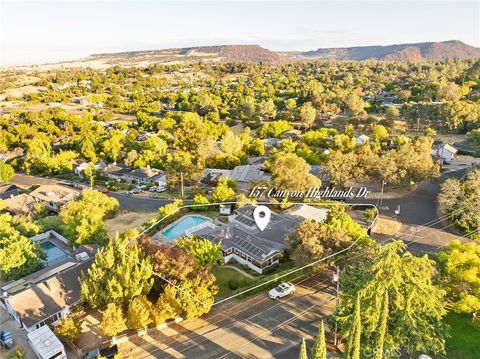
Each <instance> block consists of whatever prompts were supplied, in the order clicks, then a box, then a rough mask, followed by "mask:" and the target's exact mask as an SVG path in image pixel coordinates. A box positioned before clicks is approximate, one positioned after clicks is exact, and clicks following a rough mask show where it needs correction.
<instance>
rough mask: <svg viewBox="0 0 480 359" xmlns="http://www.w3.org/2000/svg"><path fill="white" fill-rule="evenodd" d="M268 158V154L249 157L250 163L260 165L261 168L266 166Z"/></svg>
mask: <svg viewBox="0 0 480 359" xmlns="http://www.w3.org/2000/svg"><path fill="white" fill-rule="evenodd" d="M267 160H268V157H267V156H260V157H249V158H248V164H249V165H255V166H258V167H260V168H261V169H263V168H265V162H266V161H267Z"/></svg>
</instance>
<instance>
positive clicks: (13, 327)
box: [0, 307, 36, 359]
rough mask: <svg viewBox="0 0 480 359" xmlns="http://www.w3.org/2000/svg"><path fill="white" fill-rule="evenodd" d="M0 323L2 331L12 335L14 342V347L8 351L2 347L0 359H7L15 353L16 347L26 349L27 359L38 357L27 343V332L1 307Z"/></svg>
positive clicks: (0, 348)
mask: <svg viewBox="0 0 480 359" xmlns="http://www.w3.org/2000/svg"><path fill="white" fill-rule="evenodd" d="M0 323H1V325H0V327H1V328H2V331H7V332H11V333H12V335H13V342H14V347H13V348H12V349H10V350H8V351H5V349H3V347H1V346H0V358H6V357H7V355H8V354H9V353H11V352H13V351H15V348H16V347H22V348H23V349H25V353H26V357H25V358H26V359H35V358H36V355H35V353H34V352H33V350H32V348H30V344H29V343H28V341H27V332H25V330H23V329H22V328H21V327H20V325H19V324H18V323H17V322H16V321H15V320H14V319H13V318H11V317H10V316H9V315H8V313H7V311H6V310H5V309H3V308H2V307H0Z"/></svg>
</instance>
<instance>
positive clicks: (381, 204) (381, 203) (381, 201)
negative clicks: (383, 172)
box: [380, 180, 387, 206]
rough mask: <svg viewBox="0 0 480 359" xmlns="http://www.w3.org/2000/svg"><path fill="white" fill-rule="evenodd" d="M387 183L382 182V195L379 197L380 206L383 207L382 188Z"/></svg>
mask: <svg viewBox="0 0 480 359" xmlns="http://www.w3.org/2000/svg"><path fill="white" fill-rule="evenodd" d="M386 183H387V182H385V181H384V180H382V194H381V195H380V206H383V187H384V186H385V184H386Z"/></svg>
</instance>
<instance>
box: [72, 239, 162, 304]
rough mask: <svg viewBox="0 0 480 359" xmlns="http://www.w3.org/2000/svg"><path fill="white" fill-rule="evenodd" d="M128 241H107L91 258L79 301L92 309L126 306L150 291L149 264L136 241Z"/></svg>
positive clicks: (83, 277) (150, 266) (150, 273)
mask: <svg viewBox="0 0 480 359" xmlns="http://www.w3.org/2000/svg"><path fill="white" fill-rule="evenodd" d="M134 234H135V233H134ZM132 237H133V238H134V236H133V234H132ZM129 240H130V243H129ZM131 240H132V238H129V237H118V236H117V237H116V238H115V239H114V240H112V239H111V240H109V242H108V244H107V245H106V246H105V247H104V248H102V249H100V250H99V251H98V252H97V254H96V255H95V261H94V262H93V263H92V265H91V266H90V268H89V269H88V270H87V273H86V274H83V275H82V285H81V297H82V300H84V301H86V302H87V303H88V304H90V305H91V306H92V307H101V306H104V305H106V304H108V303H118V304H120V305H122V306H126V305H128V304H129V303H130V302H131V300H132V299H133V298H135V297H137V296H139V295H142V294H143V295H146V294H148V292H149V291H150V289H151V288H152V285H153V278H152V263H151V261H150V259H149V258H145V256H144V255H143V252H142V250H141V249H140V248H139V247H138V245H137V243H136V241H135V240H133V241H131Z"/></svg>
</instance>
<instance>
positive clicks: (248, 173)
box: [230, 165, 272, 183]
mask: <svg viewBox="0 0 480 359" xmlns="http://www.w3.org/2000/svg"><path fill="white" fill-rule="evenodd" d="M230 178H232V179H234V180H235V181H236V182H239V183H242V182H243V183H250V182H260V181H266V182H270V181H271V179H272V178H271V176H269V175H266V174H265V172H264V171H263V170H262V169H261V168H260V166H257V165H243V166H237V167H235V168H234V169H233V171H232V173H231V175H230Z"/></svg>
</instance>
